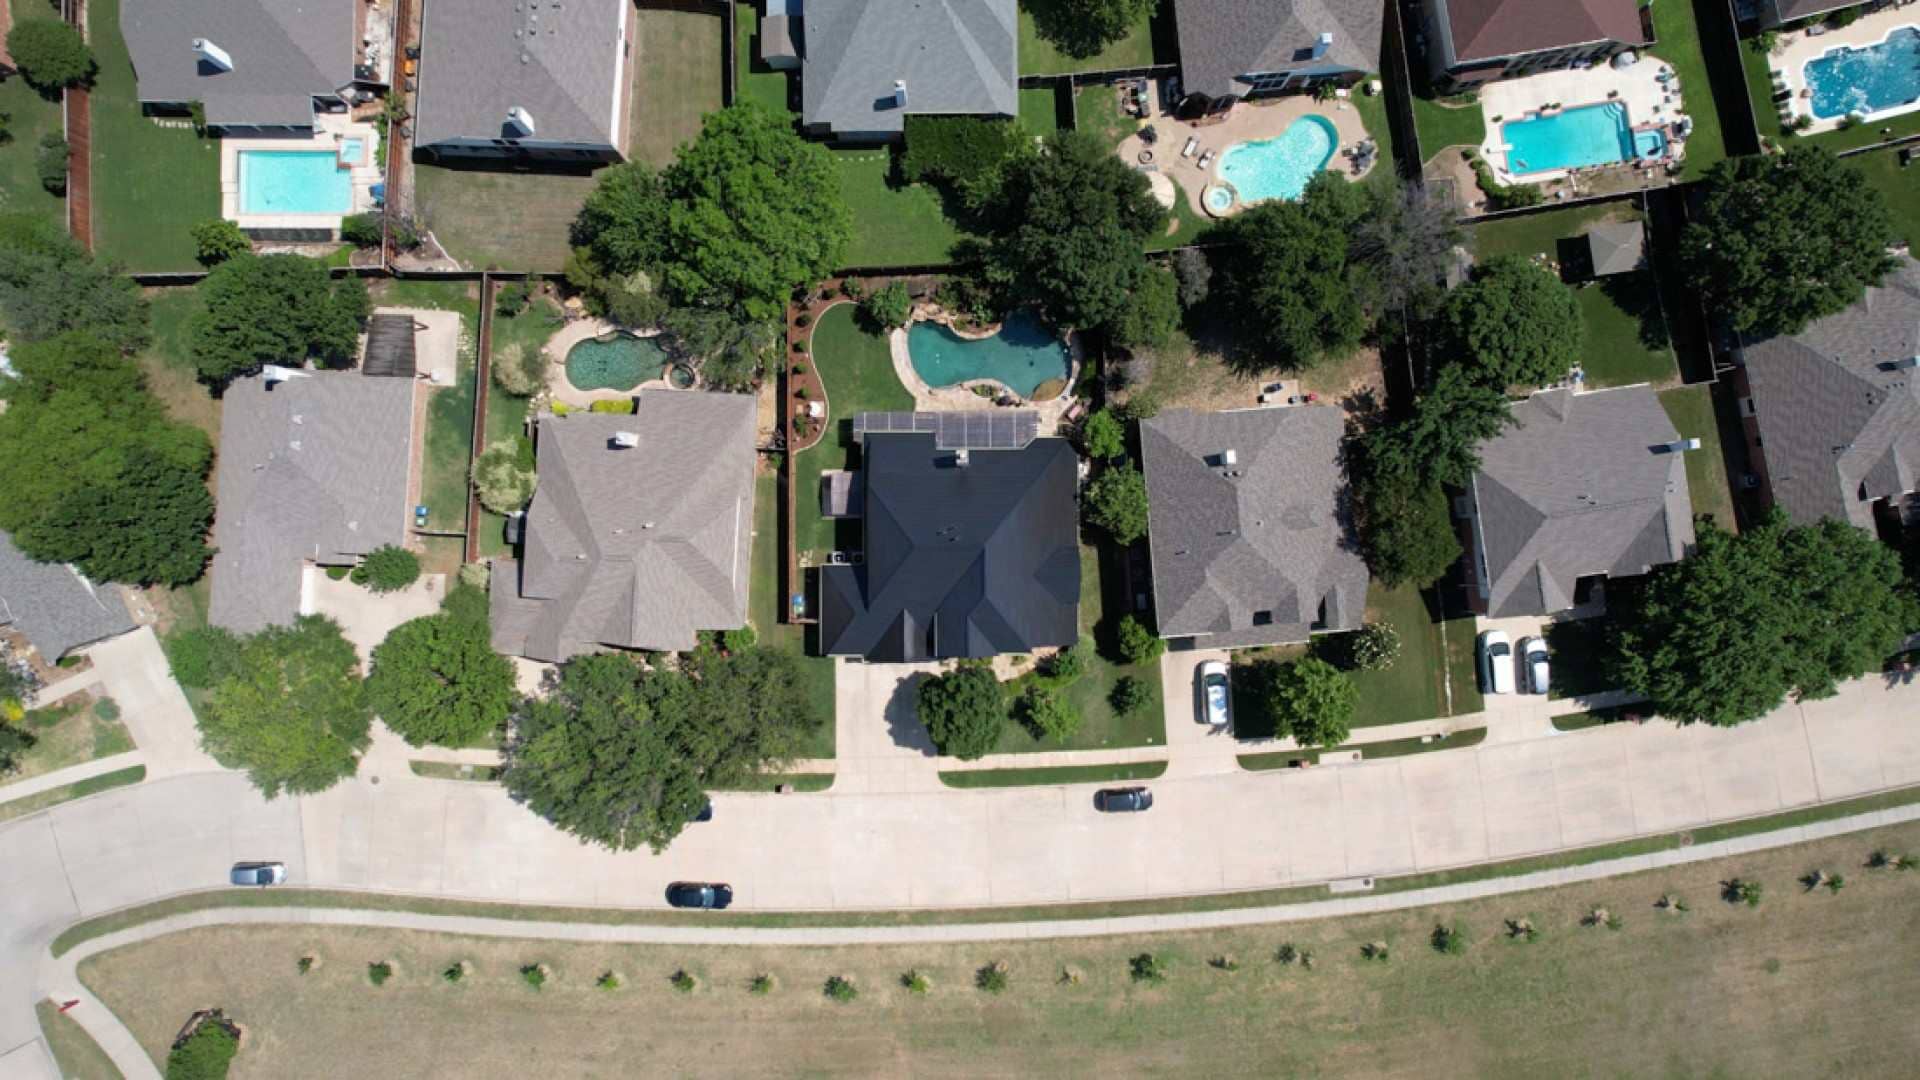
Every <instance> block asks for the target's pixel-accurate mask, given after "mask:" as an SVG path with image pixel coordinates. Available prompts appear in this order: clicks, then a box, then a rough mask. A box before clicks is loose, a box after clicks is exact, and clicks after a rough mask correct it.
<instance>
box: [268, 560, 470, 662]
mask: <svg viewBox="0 0 1920 1080" xmlns="http://www.w3.org/2000/svg"><path fill="white" fill-rule="evenodd" d="M304 573H305V574H306V577H305V578H304V579H303V580H302V582H301V590H300V595H301V597H302V599H303V601H304V602H303V603H302V605H301V609H300V610H301V613H302V614H312V615H326V616H329V617H331V618H332V619H333V621H334V622H337V623H339V624H340V629H341V631H342V632H344V633H345V634H346V635H347V640H348V641H351V642H353V648H354V651H356V652H358V653H359V654H360V663H361V664H362V665H365V664H366V663H367V662H368V659H369V658H370V657H371V656H372V655H373V649H374V646H376V645H378V644H380V643H381V642H382V641H385V640H387V635H388V634H390V633H392V632H393V628H394V627H396V626H399V625H400V624H401V623H403V622H410V621H412V620H414V619H417V618H420V617H421V616H422V615H432V614H435V613H436V612H438V611H439V610H440V601H441V600H443V599H445V598H446V595H447V576H446V575H445V574H422V575H420V579H419V580H418V581H415V582H414V583H413V584H411V585H409V586H407V587H406V588H404V589H400V590H398V591H397V592H390V593H377V592H374V591H372V590H371V589H368V588H366V587H364V586H361V585H355V584H354V583H353V581H352V579H350V578H341V579H340V580H339V581H335V580H333V579H332V578H330V577H328V576H327V572H326V571H325V570H323V569H321V568H320V567H318V566H309V567H307V568H306V569H305V571H304Z"/></svg>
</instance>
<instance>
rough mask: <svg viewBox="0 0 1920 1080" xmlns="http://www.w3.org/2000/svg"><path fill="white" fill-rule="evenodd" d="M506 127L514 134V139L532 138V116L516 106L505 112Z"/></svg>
mask: <svg viewBox="0 0 1920 1080" xmlns="http://www.w3.org/2000/svg"><path fill="white" fill-rule="evenodd" d="M507 127H508V128H509V129H510V130H511V131H512V132H513V133H514V138H517V139H531V138H533V116H532V114H530V113H528V112H527V110H525V109H523V108H521V107H520V106H518V105H515V106H514V107H513V108H511V109H508V110H507Z"/></svg>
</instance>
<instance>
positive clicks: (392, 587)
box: [353, 544, 420, 593]
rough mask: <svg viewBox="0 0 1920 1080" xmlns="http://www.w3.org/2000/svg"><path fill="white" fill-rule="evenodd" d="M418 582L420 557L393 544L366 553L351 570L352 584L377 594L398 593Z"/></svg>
mask: <svg viewBox="0 0 1920 1080" xmlns="http://www.w3.org/2000/svg"><path fill="white" fill-rule="evenodd" d="M418 580H420V557H419V556H418V555H415V554H414V553H413V552H411V551H408V550H407V549H406V548H403V547H399V546H397V545H394V544H383V545H381V546H380V547H377V548H374V549H373V550H372V551H369V552H367V557H366V558H364V559H362V560H360V565H359V566H356V567H354V568H353V583H354V584H355V585H364V586H366V587H367V588H368V589H369V590H371V591H373V592H377V593H390V592H399V591H400V590H401V589H404V588H406V587H407V586H409V585H411V584H413V583H414V582H415V581H418Z"/></svg>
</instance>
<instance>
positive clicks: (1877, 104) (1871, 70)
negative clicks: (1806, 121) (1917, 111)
mask: <svg viewBox="0 0 1920 1080" xmlns="http://www.w3.org/2000/svg"><path fill="white" fill-rule="evenodd" d="M1804 74H1805V75H1806V77H1807V87H1808V89H1810V90H1812V91H1813V115H1815V116H1817V117H1819V118H1820V119H1822V120H1831V119H1833V118H1834V117H1836V116H1845V115H1846V114H1848V113H1851V112H1859V113H1865V114H1866V115H1867V116H1868V117H1869V118H1877V117H1879V116H1880V115H1881V114H1883V113H1892V112H1896V111H1897V112H1908V111H1911V109H1912V108H1914V107H1916V106H1920V27H1912V26H1902V27H1900V28H1899V29H1897V30H1894V31H1892V32H1890V33H1888V34H1887V36H1886V37H1885V38H1884V39H1882V40H1881V42H1880V43H1879V44H1878V45H1869V46H1867V47H1866V48H1864V49H1854V48H1848V47H1846V46H1844V45H1843V46H1841V47H1840V48H1838V49H1834V50H1833V51H1831V52H1829V53H1827V54H1826V55H1824V56H1816V57H1814V58H1813V59H1812V60H1809V61H1807V66H1806V68H1805V69H1804Z"/></svg>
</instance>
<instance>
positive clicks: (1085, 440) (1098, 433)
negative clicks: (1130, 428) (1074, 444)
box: [1080, 409, 1127, 461]
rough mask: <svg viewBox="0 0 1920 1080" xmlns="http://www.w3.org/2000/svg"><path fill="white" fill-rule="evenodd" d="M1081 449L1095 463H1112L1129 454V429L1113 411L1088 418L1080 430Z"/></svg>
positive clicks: (1107, 410)
mask: <svg viewBox="0 0 1920 1080" xmlns="http://www.w3.org/2000/svg"><path fill="white" fill-rule="evenodd" d="M1080 447H1081V449H1083V450H1085V451H1086V454H1087V456H1088V457H1090V458H1092V459H1093V460H1095V461H1112V460H1113V459H1114V458H1117V457H1121V456H1123V455H1124V454H1126V452H1127V428H1126V425H1125V424H1124V423H1122V422H1121V420H1120V418H1119V417H1118V416H1115V415H1114V414H1113V410H1112V409H1101V410H1099V411H1098V412H1095V413H1094V414H1093V415H1091V416H1089V417H1087V422H1086V424H1085V425H1083V426H1082V427H1081V429H1080Z"/></svg>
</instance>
